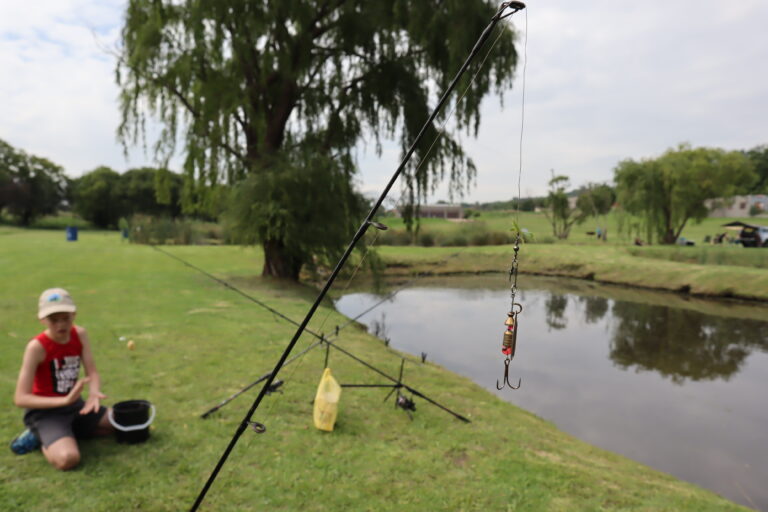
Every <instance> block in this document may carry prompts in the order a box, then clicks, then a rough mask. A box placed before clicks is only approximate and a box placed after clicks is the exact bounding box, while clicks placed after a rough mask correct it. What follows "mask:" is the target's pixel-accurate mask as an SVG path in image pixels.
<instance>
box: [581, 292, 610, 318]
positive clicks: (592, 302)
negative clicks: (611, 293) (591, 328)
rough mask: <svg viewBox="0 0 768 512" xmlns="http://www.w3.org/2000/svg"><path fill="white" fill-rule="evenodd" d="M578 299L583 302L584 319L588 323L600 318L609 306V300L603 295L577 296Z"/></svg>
mask: <svg viewBox="0 0 768 512" xmlns="http://www.w3.org/2000/svg"><path fill="white" fill-rule="evenodd" d="M579 301H580V302H581V303H582V304H584V320H585V321H586V322H587V323H588V324H595V323H597V322H599V321H600V320H602V319H603V317H604V316H605V314H606V313H608V309H609V308H610V302H609V301H608V299H606V298H605V297H579Z"/></svg>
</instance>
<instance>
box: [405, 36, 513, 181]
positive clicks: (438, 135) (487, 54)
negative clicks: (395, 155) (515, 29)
mask: <svg viewBox="0 0 768 512" xmlns="http://www.w3.org/2000/svg"><path fill="white" fill-rule="evenodd" d="M503 26H506V25H503ZM503 34H504V30H500V31H499V33H498V35H497V36H496V39H494V40H493V43H492V44H491V47H490V48H489V49H488V52H487V53H486V54H485V57H483V60H482V61H481V62H480V65H479V66H478V68H477V70H476V71H475V74H474V75H472V79H471V80H470V81H469V84H467V87H465V88H464V91H463V92H462V93H461V94H460V95H459V97H458V99H457V100H456V101H455V103H454V104H453V107H452V108H451V111H450V112H449V113H448V115H447V116H446V117H445V120H444V121H443V123H442V124H441V125H440V129H439V130H438V132H437V135H436V136H435V138H434V140H433V141H432V144H430V146H429V149H427V152H426V153H425V154H424V156H423V157H422V158H421V159H420V160H419V164H418V165H417V166H416V169H414V171H413V174H414V176H416V174H418V171H419V169H421V166H422V165H423V164H424V162H426V161H427V158H428V157H429V155H430V154H431V153H432V149H433V148H434V147H435V145H436V144H437V142H438V141H439V140H440V139H441V138H442V137H443V134H444V133H445V126H446V125H447V124H448V121H450V120H451V118H452V117H453V114H454V113H455V112H456V109H457V108H458V107H459V103H461V100H463V99H464V96H466V95H467V93H468V92H469V90H470V89H471V88H472V85H473V84H474V83H475V79H477V77H478V75H479V74H480V71H482V69H483V67H484V66H485V61H486V60H488V57H489V56H490V55H491V52H492V51H493V49H494V48H495V47H496V43H498V42H499V39H501V36H502V35H503Z"/></svg>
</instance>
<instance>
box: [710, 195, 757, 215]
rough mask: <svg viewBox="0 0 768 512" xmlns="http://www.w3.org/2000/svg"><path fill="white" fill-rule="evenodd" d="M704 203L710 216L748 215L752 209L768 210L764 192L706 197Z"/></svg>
mask: <svg viewBox="0 0 768 512" xmlns="http://www.w3.org/2000/svg"><path fill="white" fill-rule="evenodd" d="M704 204H705V205H706V206H707V208H708V209H709V216H710V217H749V216H750V212H752V211H754V210H758V211H759V212H761V213H766V212H768V196H767V195H764V194H753V195H749V196H733V197H730V198H718V199H707V200H706V201H704Z"/></svg>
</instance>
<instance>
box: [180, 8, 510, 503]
mask: <svg viewBox="0 0 768 512" xmlns="http://www.w3.org/2000/svg"><path fill="white" fill-rule="evenodd" d="M522 9H525V4H524V3H523V2H517V1H512V2H503V3H502V4H501V5H500V6H499V10H498V11H497V12H496V14H494V15H493V17H492V18H491V21H490V23H489V24H488V26H487V27H485V29H484V30H483V32H482V34H480V37H479V38H478V40H477V42H476V43H475V46H474V47H473V48H472V51H470V53H469V56H468V57H467V59H466V60H465V61H464V64H462V66H461V68H460V69H459V71H458V72H457V73H456V76H455V77H454V78H453V80H452V81H451V83H450V84H449V85H448V88H447V89H446V90H445V92H444V93H443V95H442V96H441V97H440V100H439V101H438V102H437V106H435V108H434V110H433V111H432V113H431V114H430V115H429V118H428V119H427V121H426V122H425V123H424V125H423V126H422V127H421V130H419V133H418V134H417V135H416V139H415V140H414V141H413V143H412V144H411V146H410V147H409V148H408V151H407V152H406V154H405V156H404V157H403V160H402V162H400V165H399V166H398V167H397V169H396V170H395V172H394V174H393V175H392V178H391V179H390V180H389V182H388V183H387V185H386V187H384V190H383V191H382V193H381V195H380V196H379V198H378V199H377V200H376V203H375V204H374V205H373V207H372V208H371V211H370V212H369V213H368V216H367V217H366V218H365V220H363V223H362V224H361V225H360V227H359V228H358V230H357V232H356V233H355V235H354V236H353V237H352V241H351V242H350V243H349V246H348V247H347V249H346V250H345V251H344V253H343V254H342V256H341V258H340V259H339V261H338V263H337V264H336V267H335V268H334V269H333V272H332V273H331V275H330V276H329V277H328V280H327V281H326V283H325V285H324V286H323V288H322V290H320V293H319V294H318V295H317V298H316V299H315V302H314V303H313V304H312V306H310V308H309V311H308V312H307V314H306V316H305V317H304V320H302V322H301V325H299V328H298V329H297V330H296V333H295V334H294V335H293V338H291V341H290V342H289V343H288V346H287V347H286V348H285V351H284V352H283V354H282V355H281V356H280V359H279V360H278V361H277V363H276V364H275V368H274V370H273V371H272V373H271V375H270V376H269V377H267V379H266V380H265V382H264V386H262V388H261V391H259V394H258V396H257V397H256V399H255V400H254V402H253V404H252V405H251V407H250V409H248V412H247V413H246V415H245V416H244V418H243V421H241V422H240V424H239V425H238V427H237V429H236V431H235V434H234V436H233V437H232V440H231V441H230V442H229V444H228V445H227V447H226V449H225V450H224V453H223V454H222V455H221V457H220V458H219V461H218V462H217V463H216V466H215V467H214V469H213V472H212V473H211V475H210V476H209V477H208V480H207V481H206V482H205V485H203V488H202V489H201V490H200V493H199V494H198V496H197V498H196V499H195V502H194V504H193V505H192V508H191V511H192V512H194V511H196V510H197V509H198V507H199V506H200V505H201V504H202V502H203V500H204V499H205V495H206V494H207V493H208V490H209V489H210V488H211V485H213V482H214V481H215V480H216V477H217V476H218V474H219V472H220V471H221V468H222V467H223V466H224V464H225V463H226V461H227V459H228V458H229V454H230V453H232V450H233V449H234V447H235V445H236V444H237V442H238V440H239V439H240V437H241V436H242V435H243V433H244V432H245V430H246V429H247V428H248V427H249V426H251V427H253V428H254V429H255V430H256V431H257V432H264V431H265V430H266V428H265V427H264V425H261V424H260V423H257V422H253V421H252V418H253V415H254V413H255V412H256V409H258V408H259V405H260V404H261V401H262V400H263V399H264V396H265V395H266V393H267V390H268V389H269V388H270V386H271V384H272V381H273V380H274V379H275V377H276V376H277V373H278V372H279V371H280V368H281V367H282V366H283V364H284V363H285V361H286V359H288V356H289V355H290V353H291V351H292V350H293V347H294V346H295V345H296V343H297V342H298V341H299V338H300V337H301V334H302V333H303V332H304V330H305V329H306V327H307V324H308V323H309V321H310V320H311V319H312V317H313V316H314V314H315V311H317V308H318V307H320V304H321V302H322V301H323V299H324V298H325V296H326V294H327V293H328V290H330V288H331V286H332V285H333V283H334V281H336V277H337V276H338V275H339V273H340V272H341V269H342V268H343V267H344V265H345V264H346V262H347V260H348V259H349V257H350V255H351V254H352V251H353V250H354V248H355V246H356V245H357V243H358V242H359V241H360V239H361V238H362V237H363V236H365V233H366V232H367V231H368V227H369V226H371V225H373V222H374V221H373V217H374V216H375V215H376V212H378V210H379V208H380V207H381V204H382V203H383V202H384V199H385V198H386V197H387V194H389V191H390V190H391V189H392V187H393V186H394V184H395V181H397V179H398V178H399V177H400V175H401V174H402V172H403V170H404V169H405V167H406V165H408V162H409V161H410V159H411V156H413V153H414V152H415V151H416V147H417V146H418V144H419V143H420V142H421V139H422V138H424V134H425V133H426V132H427V129H428V128H429V126H431V125H432V123H433V122H434V120H435V118H437V115H438V114H439V113H440V110H441V109H442V108H443V105H444V104H445V103H446V101H448V96H450V94H451V93H452V92H453V90H454V89H455V88H456V85H457V84H458V83H459V79H461V77H462V76H463V75H464V73H465V72H466V70H467V68H468V67H469V65H470V64H471V63H472V61H473V60H474V59H475V57H476V56H477V55H478V54H479V53H480V49H481V48H482V47H483V46H484V45H485V43H486V41H487V40H488V38H489V37H490V35H491V32H492V31H493V29H494V28H495V27H496V25H497V24H498V23H499V22H500V21H501V20H503V19H505V18H508V17H509V16H512V15H513V14H515V13H516V12H518V11H521V10H522ZM508 10H509V11H510V12H507V11H508Z"/></svg>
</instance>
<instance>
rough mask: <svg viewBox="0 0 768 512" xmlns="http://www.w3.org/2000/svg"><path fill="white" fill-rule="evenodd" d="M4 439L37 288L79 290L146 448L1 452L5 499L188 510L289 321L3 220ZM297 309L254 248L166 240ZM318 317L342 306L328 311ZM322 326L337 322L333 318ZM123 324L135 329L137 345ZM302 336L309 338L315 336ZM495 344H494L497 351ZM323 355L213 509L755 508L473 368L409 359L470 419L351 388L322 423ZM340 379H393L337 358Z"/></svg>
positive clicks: (110, 245)
mask: <svg viewBox="0 0 768 512" xmlns="http://www.w3.org/2000/svg"><path fill="white" fill-rule="evenodd" d="M0 235H1V236H0V244H1V245H0V282H2V283H3V286H2V288H0V304H1V305H2V308H1V309H0V311H1V313H0V320H1V321H2V325H3V339H4V343H3V344H2V345H0V365H1V367H2V372H0V375H2V376H1V377H0V393H2V396H4V397H6V398H5V403H6V414H3V415H2V416H0V432H1V433H2V434H1V435H2V437H3V438H4V439H6V440H7V441H10V440H11V439H12V438H13V436H15V435H16V434H17V433H18V432H19V431H20V430H21V428H22V427H21V411H20V410H17V409H15V408H14V407H13V406H12V405H11V401H12V396H13V390H14V386H15V379H16V375H17V372H18V368H19V365H20V359H21V354H22V351H23V348H24V345H25V343H26V340H28V339H29V338H30V337H32V336H34V335H35V334H37V332H39V329H40V325H39V324H38V323H37V321H36V318H35V308H36V301H37V296H38V294H39V293H40V291H41V290H42V289H44V288H47V287H51V286H62V287H65V288H68V289H69V290H70V291H71V292H72V294H73V296H74V297H75V299H76V301H77V303H78V306H79V313H78V322H79V323H81V324H82V325H84V326H86V327H87V328H88V329H89V332H90V335H91V339H92V344H93V347H94V352H95V356H96V362H97V365H98V368H99V370H100V372H101V375H102V380H103V386H102V387H103V391H104V392H106V393H107V394H108V395H109V396H110V399H109V401H108V402H110V403H114V402H117V401H121V400H127V399H148V400H151V401H152V402H153V403H154V404H155V405H156V406H157V410H158V413H157V419H156V421H155V425H154V428H153V430H152V437H151V438H150V440H149V441H148V442H147V443H145V444H140V445H132V446H126V445H119V444H117V443H115V442H114V441H113V440H111V439H101V440H95V441H89V442H84V443H83V444H82V452H83V460H82V464H81V466H80V468H79V469H77V470H75V471H71V472H67V473H59V472H57V471H56V470H54V469H53V468H51V467H49V466H48V464H47V463H46V462H45V460H44V459H43V457H42V455H41V454H39V453H32V454H29V455H25V456H16V455H13V454H12V453H11V452H10V450H8V449H6V450H4V451H3V452H2V453H3V454H2V456H0V510H3V511H6V510H7V511H12V510H23V511H29V510H88V511H101V510H104V511H106V510H110V511H111V510H147V511H163V510H183V509H187V508H189V506H190V505H191V504H192V502H193V501H194V498H195V496H196V495H197V493H198V492H199V490H200V488H201V487H202V485H203V483H204V482H205V480H206V479H207V477H208V475H209V474H210V472H211V470H212V469H213V467H214V464H215V463H216V461H217V460H218V457H219V456H220V455H221V453H222V451H223V450H224V448H225V446H226V445H227V443H228V441H229V439H230V438H231V437H232V435H233V434H234V432H235V429H236V428H237V426H238V424H239V422H240V421H241V420H242V417H243V415H244V413H245V411H246V409H247V407H248V405H249V404H250V401H251V400H252V399H253V398H255V392H251V393H250V394H247V395H245V396H243V397H240V398H239V399H237V400H235V401H233V402H232V403H231V404H229V405H228V406H226V407H224V408H223V409H222V410H221V411H219V412H218V413H217V414H215V415H214V417H212V418H210V419H208V420H201V419H200V418H199V415H200V414H201V413H202V412H203V411H205V410H207V409H208V408H209V407H212V406H213V405H215V404H216V403H218V402H219V401H220V400H221V399H223V398H224V397H226V396H228V395H229V394H231V393H233V392H234V391H236V390H238V389H240V388H241V387H242V386H244V385H246V384H248V383H249V382H251V381H252V380H253V379H254V377H255V376H258V375H260V374H262V373H264V372H266V371H268V370H269V369H271V367H272V365H273V364H274V363H275V361H276V360H277V357H278V355H279V353H280V352H281V351H282V349H283V347H284V346H285V344H286V343H287V340H288V339H289V338H290V336H291V335H292V333H293V332H294V329H293V328H292V327H291V326H290V325H288V324H286V323H285V322H284V321H281V320H279V319H278V318H276V317H275V316H273V315H272V314H270V313H268V312H266V311H264V310H262V309H260V308H258V307H256V306H255V305H254V304H252V303H250V302H247V301H245V300H244V299H243V298H242V297H240V296H239V295H237V294H235V293H233V292H232V291H230V290H228V289H226V288H225V287H223V286H221V285H219V284H217V283H215V282H213V281H211V280H209V279H207V278H206V277H204V276H202V275H200V274H198V273H195V272H193V271H192V270H190V269H189V268H187V267H185V266H183V265H181V264H179V263H178V262H176V261H174V260H173V259H171V258H169V257H167V256H165V255H163V254H161V253H159V252H157V251H154V250H153V249H152V248H150V247H148V246H139V245H130V244H127V243H122V242H121V241H120V239H119V236H118V234H117V233H101V232H93V231H90V232H85V233H82V234H81V238H80V241H78V242H76V243H68V242H66V241H65V240H64V234H63V233H62V232H59V231H57V232H46V231H23V230H18V229H12V228H0ZM169 250H171V251H173V253H174V254H177V255H179V256H181V257H183V258H185V259H188V260H190V261H191V262H192V263H194V264H195V265H198V266H200V267H202V268H204V269H206V270H208V271H210V272H212V273H214V274H215V275H217V276H219V277H221V278H224V279H227V280H229V281H231V282H232V283H234V284H235V285H236V286H239V287H242V288H243V289H244V290H246V291H247V292H248V293H250V294H252V295H254V296H255V297H257V298H258V299H259V300H262V301H264V302H266V303H268V304H270V305H271V306H273V307H275V308H277V309H279V310H280V311H282V312H284V313H285V314H286V315H288V316H290V317H293V318H296V319H299V318H301V317H302V316H303V314H304V313H305V312H306V310H307V308H308V302H309V301H310V299H311V297H313V296H314V294H315V292H314V291H313V290H312V289H308V288H306V287H301V286H293V285H286V284H285V283H280V282H272V281H265V280H263V279H260V278H257V277H254V276H256V275H258V273H259V272H258V271H259V269H260V263H261V255H260V253H259V251H257V250H253V249H242V248H239V247H233V246H229V247H226V246H224V247H222V246H219V247H217V246H199V247H173V248H169ZM316 317H317V319H316V320H315V321H314V322H313V323H312V325H311V327H312V328H313V329H316V330H318V331H320V330H325V331H330V330H331V328H332V326H334V325H336V324H338V323H341V322H342V321H343V320H344V318H342V317H341V316H340V315H338V314H337V313H336V312H335V311H333V310H331V309H328V308H322V309H321V310H320V311H319V312H318V314H317V315H316ZM323 324H324V325H323ZM120 336H124V337H126V338H128V339H131V340H134V342H135V344H136V349H135V350H134V351H129V350H127V348H126V344H125V342H121V341H119V339H118V338H119V337H120ZM309 343H310V340H309V339H306V337H305V338H302V340H300V342H299V346H298V347H297V349H301V348H302V347H304V346H306V345H308V344H309ZM339 343H340V345H341V346H343V347H344V348H346V349H348V350H351V351H352V352H354V353H356V354H358V355H359V356H361V357H363V358H365V359H368V360H370V361H371V362H374V363H375V364H376V365H377V366H379V367H381V368H382V369H383V370H384V371H386V372H389V373H392V374H396V372H397V370H398V367H399V359H398V357H397V355H396V354H395V353H394V352H392V351H390V350H389V349H388V348H386V347H384V346H383V344H382V343H381V342H379V341H378V340H377V339H375V338H373V337H371V336H369V335H368V334H366V333H365V332H364V331H362V330H361V329H360V328H357V327H355V328H349V329H346V330H344V331H342V336H341V337H340V339H339ZM495 349H496V340H493V341H489V344H488V350H495ZM324 355H325V354H324V353H323V351H321V350H316V351H312V352H309V353H308V354H307V356H305V357H304V358H302V359H300V360H299V362H297V363H295V364H293V365H291V366H289V367H287V368H285V369H284V371H283V372H282V373H281V374H280V378H282V379H284V380H285V381H286V382H287V383H286V385H285V386H284V393H282V394H276V395H272V396H269V397H267V398H265V401H264V402H263V404H262V407H261V408H260V409H259V410H258V411H257V414H256V416H255V417H254V419H255V420H257V421H260V422H262V423H264V424H266V426H267V429H268V430H267V433H265V434H262V435H257V434H255V433H253V432H251V431H250V430H249V431H247V432H246V433H245V435H244V436H243V437H242V438H241V440H240V443H239V444H238V445H237V447H236V448H235V450H234V452H233V453H232V455H231V457H230V459H229V462H228V463H227V465H226V466H225V467H224V469H223V470H222V472H221V474H220V476H219V479H218V480H217V481H216V483H215V484H214V486H213V487H212V489H211V491H210V493H209V495H208V498H207V499H206V502H205V504H204V507H203V510H233V511H240V510H260V509H268V510H414V511H415V510H419V511H422V510H451V511H454V510H483V511H486V510H541V511H552V510H563V511H566V510H567V511H570V510H647V511H658V510H670V511H671V510H676V511H677V510H690V511H702V510H713V511H714V510H718V511H719V510H742V508H741V507H739V506H737V505H734V504H731V503H729V502H727V501H725V500H723V499H721V498H719V497H717V496H716V495H714V494H713V493H711V492H708V491H705V490H702V489H699V488H697V487H695V486H693V485H690V484H688V483H685V482H681V481H678V480H676V479H674V478H672V477H670V476H667V475H664V474H661V473H659V472H656V471H654V470H651V469H649V468H647V467H644V466H642V465H640V464H637V463H635V462H633V461H630V460H627V459H625V458H623V457H620V456H618V455H615V454H611V453H608V452H605V451H603V450H600V449H597V448H594V447H591V446H589V445H587V444H585V443H583V442H580V441H578V440H576V439H574V438H572V437H570V436H568V435H566V434H564V433H562V432H560V431H558V430H557V429H556V428H555V427H554V426H553V425H551V424H549V423H547V422H545V421H543V420H541V419H539V418H537V417H535V416H534V415H532V414H529V413H527V412H525V411H523V410H520V409H518V408H516V407H515V406H513V405H510V404H508V403H506V402H503V401H501V400H499V399H498V398H496V397H495V396H493V395H491V394H490V393H488V392H486V391H484V390H482V389H481V388H480V387H479V386H477V385H475V384H473V383H471V382H469V381H468V380H466V379H464V378H461V377H458V376H456V375H453V374H451V373H449V372H447V371H445V370H443V369H441V368H439V367H436V366H435V365H432V364H426V365H423V364H421V363H420V362H419V361H416V360H413V359H412V358H409V363H408V364H407V365H406V376H407V380H408V383H409V385H411V386H413V387H416V388H417V389H419V390H421V391H422V392H424V393H426V394H427V395H429V396H431V397H432V398H434V399H436V400H438V401H440V402H443V403H445V404H446V405H448V406H449V407H451V408H453V409H455V410H456V411H458V412H460V413H462V414H464V415H467V416H469V417H470V418H471V419H472V423H471V424H464V423H461V422H459V421H458V420H455V419H454V418H453V417H451V416H449V415H447V414H446V413H445V412H443V411H441V410H439V409H437V408H435V407H432V406H430V405H428V404H427V403H425V402H424V401H423V400H420V399H418V398H416V402H417V412H416V414H415V417H414V419H413V421H410V420H409V419H408V417H407V416H406V415H405V414H404V413H403V412H402V411H399V410H394V409H393V407H392V405H391V403H387V404H383V403H382V398H383V395H384V392H383V391H381V390H345V391H344V394H343V396H342V404H341V411H340V416H339V421H338V423H337V429H336V430H335V431H334V432H333V433H331V434H328V433H322V432H319V431H317V430H315V429H314V428H313V427H312V420H311V411H312V407H311V405H310V402H311V400H312V398H313V397H314V393H315V388H316V386H317V382H318V380H319V378H320V375H321V371H322V367H323V358H324ZM330 366H331V367H332V368H333V371H334V373H335V375H336V376H337V377H338V378H339V380H340V381H341V382H352V383H376V382H380V381H381V380H382V379H381V378H380V377H378V376H376V375H375V374H372V373H371V372H370V371H369V370H367V369H365V368H364V367H363V366H361V365H359V364H357V363H355V362H353V361H351V360H349V359H346V358H342V356H340V355H339V354H334V352H331V360H330Z"/></svg>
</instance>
